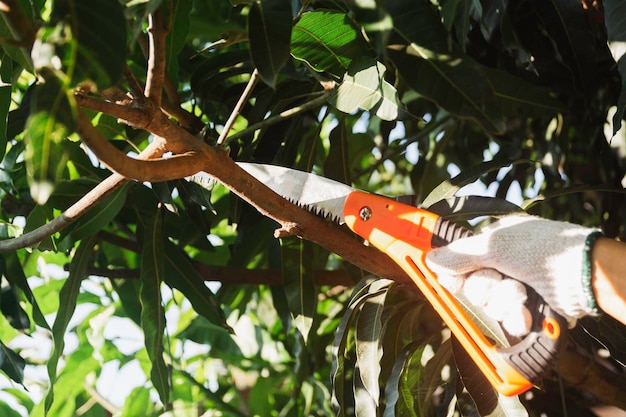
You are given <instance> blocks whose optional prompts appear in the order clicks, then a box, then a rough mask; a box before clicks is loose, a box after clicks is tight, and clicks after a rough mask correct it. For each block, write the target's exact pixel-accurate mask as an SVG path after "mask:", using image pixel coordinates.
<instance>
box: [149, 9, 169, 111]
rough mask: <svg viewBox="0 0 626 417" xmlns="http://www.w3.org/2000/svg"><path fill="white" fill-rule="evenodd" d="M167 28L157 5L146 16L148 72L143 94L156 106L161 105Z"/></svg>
mask: <svg viewBox="0 0 626 417" xmlns="http://www.w3.org/2000/svg"><path fill="white" fill-rule="evenodd" d="M166 36H167V28H166V27H165V25H164V24H163V11H162V8H161V7H159V8H158V9H157V10H156V11H155V12H154V13H152V14H150V16H148V44H149V55H148V73H147V76H146V87H145V90H144V95H145V96H146V97H147V98H149V99H150V100H152V101H153V102H154V103H155V104H156V105H157V106H160V105H161V98H162V96H163V82H164V80H165V64H166V62H165V39H166Z"/></svg>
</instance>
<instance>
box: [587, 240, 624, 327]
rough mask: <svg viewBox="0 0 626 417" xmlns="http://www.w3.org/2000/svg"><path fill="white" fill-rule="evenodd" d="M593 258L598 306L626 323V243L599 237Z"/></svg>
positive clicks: (593, 277) (593, 251)
mask: <svg viewBox="0 0 626 417" xmlns="http://www.w3.org/2000/svg"><path fill="white" fill-rule="evenodd" d="M591 259H592V271H591V273H592V278H591V287H592V288H593V292H594V295H595V297H596V303H597V304H598V307H600V309H601V310H602V311H604V312H605V313H606V314H608V315H610V316H612V317H614V318H615V319H617V320H618V321H620V322H622V323H623V324H626V244H624V243H622V242H617V241H615V240H612V239H608V238H600V239H597V240H596V242H595V244H594V245H593V249H592V251H591Z"/></svg>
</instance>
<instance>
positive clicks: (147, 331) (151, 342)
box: [140, 208, 170, 407]
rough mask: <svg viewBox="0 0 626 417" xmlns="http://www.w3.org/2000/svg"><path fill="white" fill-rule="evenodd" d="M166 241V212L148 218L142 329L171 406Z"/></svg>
mask: <svg viewBox="0 0 626 417" xmlns="http://www.w3.org/2000/svg"><path fill="white" fill-rule="evenodd" d="M164 245H165V241H164V236H163V211H162V209H161V208H159V209H158V210H157V212H156V214H155V215H154V216H153V217H152V218H151V219H148V222H147V225H146V229H145V236H144V241H143V249H142V252H141V282H142V286H141V292H140V297H141V306H142V308H141V328H142V329H143V332H144V338H145V344H146V351H147V353H148V357H149V358H150V362H151V364H152V366H151V370H150V379H151V381H152V384H153V385H154V387H155V388H156V390H157V392H158V393H159V397H160V398H161V402H162V403H163V404H164V405H165V407H168V406H169V402H170V401H169V397H170V377H169V370H168V367H167V365H166V364H165V360H164V358H163V354H164V347H163V337H164V334H165V311H164V309H163V301H162V297H161V283H162V282H163V281H164V275H165V273H164V272H165V271H164V270H165V250H164V248H165V246H164Z"/></svg>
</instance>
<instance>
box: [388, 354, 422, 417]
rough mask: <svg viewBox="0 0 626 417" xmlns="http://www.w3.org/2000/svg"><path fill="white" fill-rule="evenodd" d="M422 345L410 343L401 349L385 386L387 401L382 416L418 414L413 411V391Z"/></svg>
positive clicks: (409, 416) (420, 370)
mask: <svg viewBox="0 0 626 417" xmlns="http://www.w3.org/2000/svg"><path fill="white" fill-rule="evenodd" d="M424 347H425V346H424V345H423V344H421V343H412V344H410V345H408V346H407V347H406V348H405V349H403V351H402V353H401V355H400V356H399V357H398V359H397V360H396V363H395V365H394V367H393V370H392V372H391V375H390V376H389V379H388V380H387V384H386V386H385V398H387V403H386V404H385V411H384V414H383V416H384V417H395V416H408V417H418V416H419V415H418V414H417V413H416V411H415V397H416V396H415V394H414V393H416V392H418V391H417V383H418V380H419V378H420V373H421V372H422V365H421V363H420V361H421V358H422V353H424ZM411 391H412V392H411ZM407 394H408V395H407ZM418 395H421V394H418Z"/></svg>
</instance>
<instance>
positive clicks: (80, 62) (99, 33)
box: [34, 0, 126, 88]
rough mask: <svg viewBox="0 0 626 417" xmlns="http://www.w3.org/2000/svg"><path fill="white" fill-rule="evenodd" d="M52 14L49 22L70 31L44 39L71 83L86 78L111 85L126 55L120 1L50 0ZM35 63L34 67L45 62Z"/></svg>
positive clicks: (123, 22)
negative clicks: (54, 22)
mask: <svg viewBox="0 0 626 417" xmlns="http://www.w3.org/2000/svg"><path fill="white" fill-rule="evenodd" d="M52 15H53V21H54V20H55V18H56V19H58V20H59V21H61V22H63V23H64V24H65V25H67V29H70V30H71V34H70V38H69V39H63V37H61V38H60V39H59V38H58V37H57V38H55V37H48V38H46V39H44V41H47V42H50V43H53V45H55V46H57V48H58V51H57V54H58V56H60V57H61V59H62V62H63V64H64V70H65V72H66V74H67V75H68V76H69V77H70V79H71V80H72V85H76V84H78V83H80V82H83V81H86V80H90V81H93V82H94V83H96V85H98V86H99V87H100V88H106V87H109V86H111V85H113V84H115V83H116V82H117V80H118V79H119V78H120V77H121V75H122V70H123V69H124V65H125V58H126V19H125V17H124V9H123V7H122V5H121V4H120V2H118V1H111V0H92V1H89V2H84V1H79V0H60V1H55V2H54V9H53V11H52ZM38 52H39V51H37V50H34V53H38ZM36 62H37V63H36V66H37V64H38V65H39V66H42V65H45V62H38V61H36ZM45 66H51V65H50V63H48V65H45Z"/></svg>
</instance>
